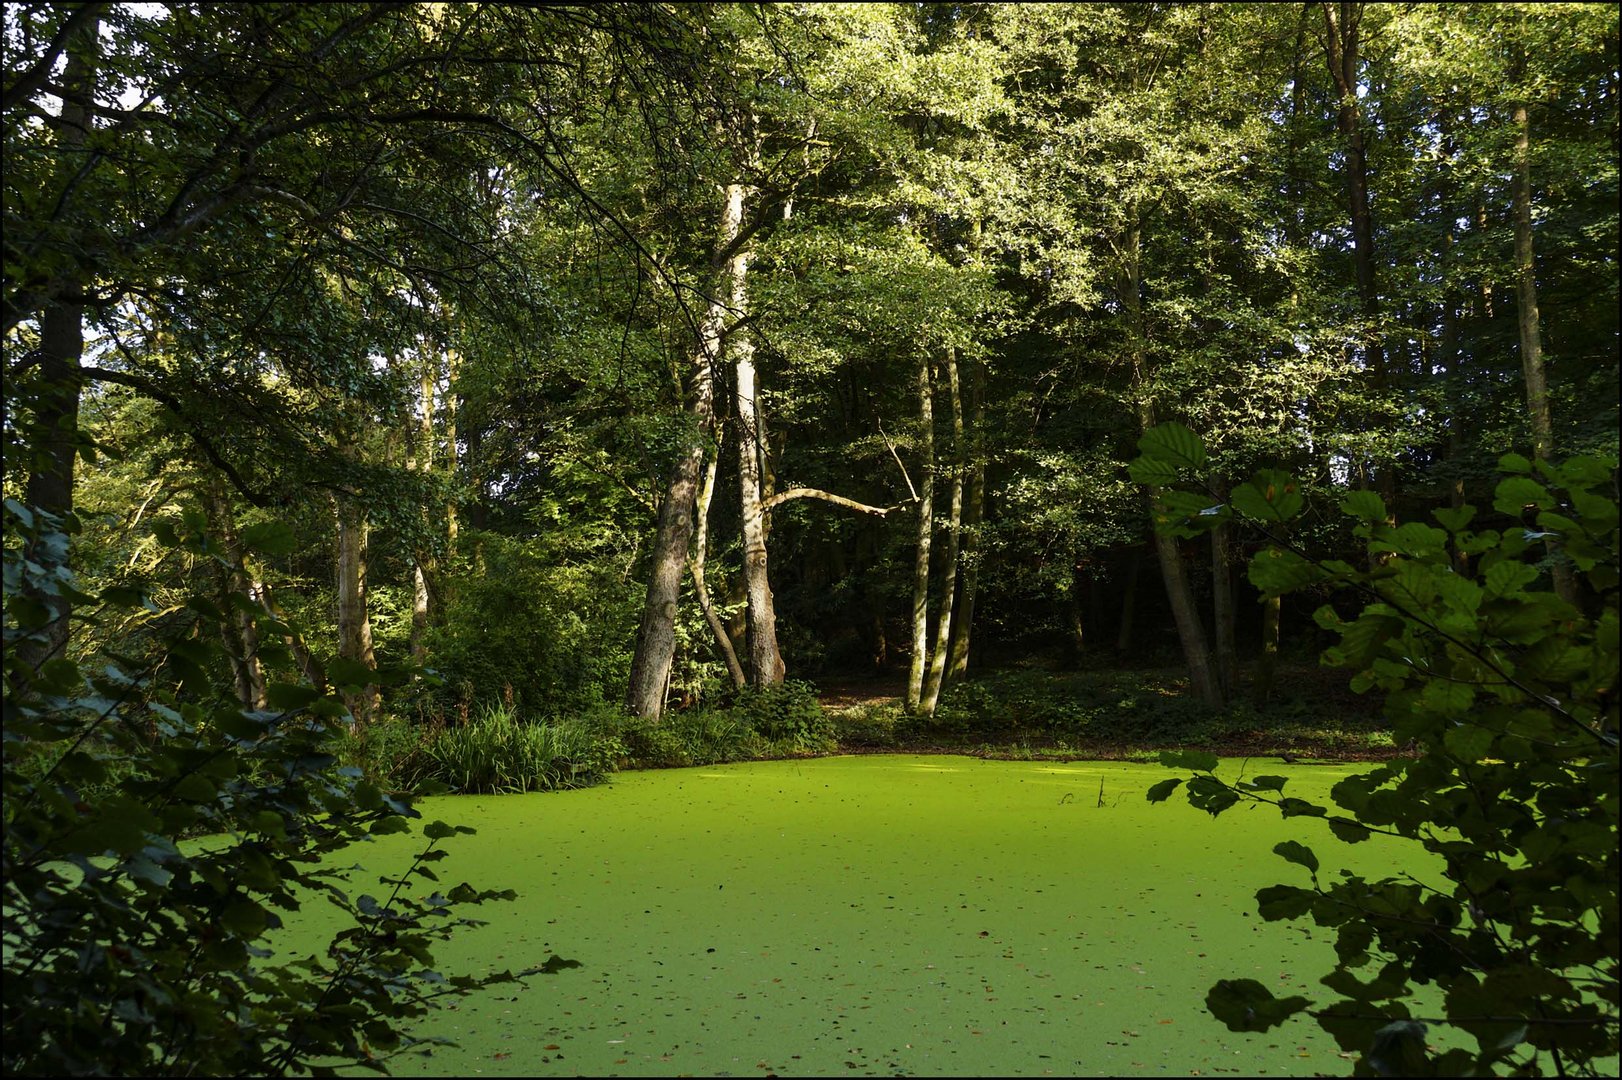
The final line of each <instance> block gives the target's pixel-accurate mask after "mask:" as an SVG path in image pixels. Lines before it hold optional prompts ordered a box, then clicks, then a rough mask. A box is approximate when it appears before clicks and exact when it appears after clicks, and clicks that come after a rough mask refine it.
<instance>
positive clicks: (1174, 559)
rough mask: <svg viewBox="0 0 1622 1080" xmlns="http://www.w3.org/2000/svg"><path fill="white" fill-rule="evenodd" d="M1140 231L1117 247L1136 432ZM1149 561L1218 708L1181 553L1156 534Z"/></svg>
mask: <svg viewBox="0 0 1622 1080" xmlns="http://www.w3.org/2000/svg"><path fill="white" fill-rule="evenodd" d="M1141 246H1142V231H1141V227H1140V225H1139V224H1138V220H1137V215H1136V214H1135V213H1134V214H1133V219H1132V223H1131V224H1130V226H1129V227H1128V230H1127V235H1126V237H1125V242H1124V244H1123V246H1122V249H1121V253H1122V274H1121V282H1120V286H1121V308H1122V311H1123V312H1124V313H1125V315H1126V319H1127V333H1128V334H1129V335H1130V341H1131V350H1132V372H1133V378H1134V381H1135V383H1136V386H1137V395H1138V421H1139V424H1140V426H1141V427H1142V430H1144V431H1148V430H1149V429H1150V428H1151V427H1153V426H1154V423H1155V418H1154V405H1153V403H1152V402H1151V401H1150V399H1149V387H1148V356H1147V354H1146V353H1145V350H1144V343H1145V334H1144V328H1143V309H1142V304H1141V301H1140V298H1139V290H1140V288H1141V282H1142V277H1141V267H1140V262H1139V259H1140V251H1141ZM1146 497H1147V500H1148V509H1149V512H1150V514H1153V513H1154V504H1155V501H1156V499H1157V498H1158V492H1157V490H1156V489H1155V488H1147V489H1146ZM1154 545H1155V555H1156V556H1157V557H1158V559H1159V561H1160V575H1161V578H1162V579H1163V580H1164V582H1165V585H1166V599H1167V600H1168V601H1169V602H1170V604H1171V612H1172V619H1173V620H1174V621H1175V622H1176V624H1177V637H1178V640H1179V641H1180V642H1181V643H1182V646H1183V658H1184V660H1185V661H1186V662H1187V664H1188V677H1189V682H1190V683H1191V684H1192V686H1193V688H1194V692H1195V693H1196V694H1198V695H1199V697H1200V700H1201V701H1203V702H1205V704H1207V705H1210V706H1212V707H1213V708H1220V707H1221V706H1222V687H1221V685H1220V683H1219V681H1218V678H1217V674H1216V671H1215V670H1214V669H1213V667H1212V664H1211V651H1210V648H1209V646H1207V644H1206V641H1205V626H1204V624H1203V623H1202V622H1201V621H1200V613H1199V609H1198V607H1197V606H1196V605H1195V603H1194V593H1193V590H1191V589H1190V588H1189V585H1188V575H1187V574H1186V573H1185V572H1184V569H1183V558H1182V553H1181V552H1180V551H1179V550H1178V547H1177V540H1176V538H1174V537H1171V536H1167V535H1165V534H1163V533H1161V532H1159V531H1158V530H1156V532H1155V534H1154Z"/></svg>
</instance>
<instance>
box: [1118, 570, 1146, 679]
mask: <svg viewBox="0 0 1622 1080" xmlns="http://www.w3.org/2000/svg"><path fill="white" fill-rule="evenodd" d="M1142 568H1143V557H1142V556H1141V555H1140V554H1139V553H1138V552H1137V550H1136V549H1134V550H1133V552H1132V554H1131V556H1130V557H1129V558H1128V559H1127V563H1126V580H1125V581H1123V582H1122V583H1121V623H1120V626H1119V628H1118V629H1117V630H1116V634H1115V651H1116V652H1117V653H1119V654H1121V655H1122V656H1125V655H1126V654H1127V653H1128V652H1130V651H1131V650H1132V631H1133V624H1134V623H1135V622H1136V621H1137V614H1138V573H1139V571H1141V570H1142Z"/></svg>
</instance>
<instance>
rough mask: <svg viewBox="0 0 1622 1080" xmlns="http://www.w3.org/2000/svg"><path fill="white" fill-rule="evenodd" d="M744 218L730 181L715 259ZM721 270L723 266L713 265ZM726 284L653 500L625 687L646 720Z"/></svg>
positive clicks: (672, 616)
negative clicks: (683, 435) (674, 454)
mask: <svg viewBox="0 0 1622 1080" xmlns="http://www.w3.org/2000/svg"><path fill="white" fill-rule="evenodd" d="M742 224H743V189H742V188H741V187H739V186H737V185H732V186H729V187H728V188H727V190H726V197H725V200H724V202H723V205H722V212H721V227H720V230H719V236H718V239H717V244H716V248H715V251H716V255H717V260H719V258H720V257H721V256H722V255H724V253H725V252H726V251H727V249H728V248H730V247H731V245H732V241H733V240H734V239H735V238H736V237H737V235H738V230H739V229H740V228H741V227H742ZM715 269H717V270H721V271H724V269H725V267H724V265H723V266H719V267H715ZM729 292H730V290H729V289H723V288H717V289H715V290H714V291H713V292H712V293H711V296H712V297H713V299H712V301H711V303H710V305H709V307H708V309H707V310H706V311H705V314H704V317H703V319H702V320H701V322H700V325H699V333H698V341H697V343H696V345H695V348H694V349H693V353H692V357H691V362H690V364H689V365H688V370H687V386H686V398H687V400H686V403H685V409H686V414H687V417H688V419H689V422H690V423H691V424H692V429H693V436H692V438H691V441H690V443H689V445H688V446H687V447H685V448H684V449H683V450H682V451H681V455H680V456H679V457H678V458H677V460H676V462H675V464H674V465H673V467H672V468H671V472H670V477H669V479H668V481H667V482H666V486H665V496H664V499H663V500H662V501H661V502H660V504H659V527H658V531H657V532H656V533H655V535H654V541H653V566H652V570H651V572H650V573H649V575H648V590H647V595H646V598H645V600H644V601H643V605H642V624H641V626H640V628H639V629H638V630H637V635H636V652H635V654H634V655H633V657H632V659H631V678H630V685H629V686H628V687H627V688H626V692H625V708H626V709H627V711H629V712H631V713H634V714H635V715H637V716H640V717H642V718H644V719H647V720H658V719H659V717H660V715H661V714H662V713H663V712H664V707H665V689H666V687H668V686H669V684H670V669H671V664H672V662H673V661H674V659H675V656H676V603H677V600H678V599H679V597H680V594H681V579H682V571H683V569H684V567H685V565H686V562H687V553H688V550H689V545H690V544H691V541H692V535H693V503H694V501H695V499H696V498H697V495H698V474H699V470H700V469H701V468H702V467H703V464H704V449H705V447H704V439H703V438H702V437H701V436H700V433H703V432H708V431H710V430H712V429H713V428H714V425H715V373H714V369H715V366H716V365H717V364H718V363H719V362H720V357H721V335H722V331H723V329H724V327H725V325H726V321H725V320H726V300H725V299H724V297H726V296H727V294H728V293H729Z"/></svg>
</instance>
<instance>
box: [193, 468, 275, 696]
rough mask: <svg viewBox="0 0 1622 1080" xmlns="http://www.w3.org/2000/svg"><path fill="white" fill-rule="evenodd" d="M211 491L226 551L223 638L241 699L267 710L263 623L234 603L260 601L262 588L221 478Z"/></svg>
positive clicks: (214, 522) (212, 515) (213, 519)
mask: <svg viewBox="0 0 1622 1080" xmlns="http://www.w3.org/2000/svg"><path fill="white" fill-rule="evenodd" d="M207 490H208V512H209V524H210V527H211V528H212V529H213V530H214V532H215V534H216V535H217V536H218V537H219V539H220V543H221V546H222V548H223V549H224V552H225V560H224V561H223V562H222V563H217V564H216V566H217V567H218V570H219V581H220V593H221V596H220V599H221V605H220V607H221V610H222V611H224V612H226V613H227V615H226V618H225V619H224V620H223V621H222V622H221V623H220V638H221V640H222V641H223V642H224V643H225V651H226V655H227V656H228V657H229V658H230V663H231V673H232V676H233V681H234V682H235V683H236V689H237V700H238V701H240V702H242V707H243V708H244V709H262V708H264V707H265V671H264V667H263V665H262V664H261V663H260V661H259V623H258V622H257V621H256V620H255V619H254V618H253V617H252V616H251V615H249V614H248V613H247V612H246V611H244V610H242V609H241V608H240V607H238V606H237V604H236V603H235V602H234V601H233V600H232V597H233V596H237V597H243V598H246V599H249V600H253V601H255V602H258V601H259V596H258V589H257V588H256V587H255V583H254V582H253V580H252V579H251V577H250V576H249V574H248V568H247V563H246V561H245V560H244V558H243V555H242V545H241V544H240V543H239V542H238V541H237V530H236V521H235V520H234V515H233V514H232V511H231V500H230V499H229V498H228V497H227V496H226V494H225V491H224V489H223V485H222V484H221V483H220V482H219V480H218V479H215V480H213V481H212V483H211V484H210V485H209V487H208V489H207Z"/></svg>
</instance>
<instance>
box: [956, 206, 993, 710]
mask: <svg viewBox="0 0 1622 1080" xmlns="http://www.w3.org/2000/svg"><path fill="white" fill-rule="evenodd" d="M977 228H978V226H977ZM969 400H970V402H971V405H970V408H971V410H972V412H971V420H972V424H971V426H970V430H969V452H970V460H969V463H968V470H969V473H968V493H967V498H966V502H965V505H964V508H963V541H962V544H963V547H962V560H961V561H962V563H963V576H962V579H961V580H960V582H959V584H958V589H957V600H956V601H955V602H954V604H953V605H952V608H953V611H954V612H955V613H956V614H955V615H953V617H952V652H951V656H950V657H949V659H948V667H947V672H948V675H949V676H950V677H951V678H953V679H961V678H963V677H964V676H965V675H967V674H968V671H969V635H970V632H971V631H972V630H973V629H974V600H975V594H976V593H977V592H978V591H979V587H980V559H979V547H980V523H981V522H982V521H984V520H985V513H986V462H985V426H986V394H985V382H984V376H983V374H982V371H981V367H980V365H979V364H977V363H973V362H971V363H970V365H969Z"/></svg>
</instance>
